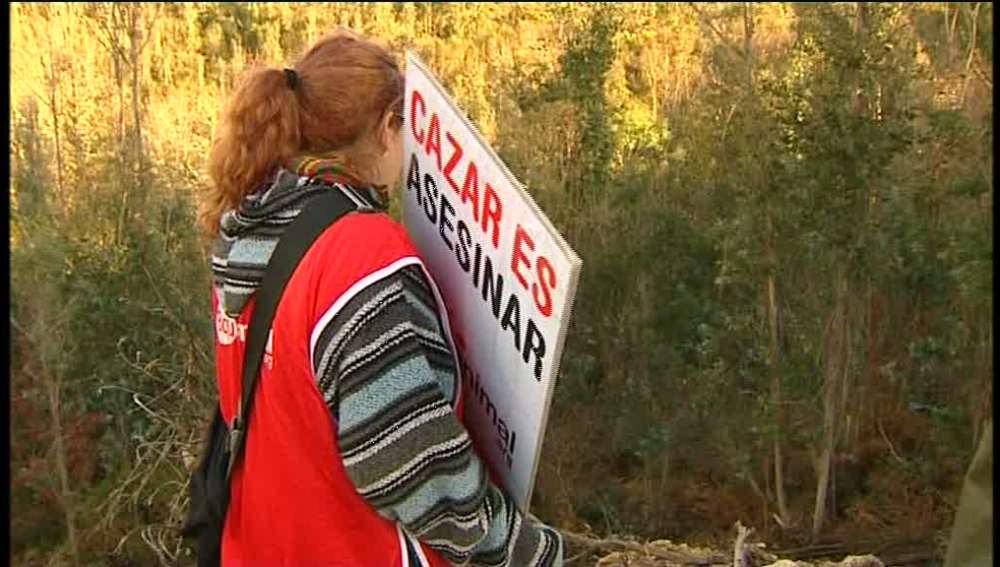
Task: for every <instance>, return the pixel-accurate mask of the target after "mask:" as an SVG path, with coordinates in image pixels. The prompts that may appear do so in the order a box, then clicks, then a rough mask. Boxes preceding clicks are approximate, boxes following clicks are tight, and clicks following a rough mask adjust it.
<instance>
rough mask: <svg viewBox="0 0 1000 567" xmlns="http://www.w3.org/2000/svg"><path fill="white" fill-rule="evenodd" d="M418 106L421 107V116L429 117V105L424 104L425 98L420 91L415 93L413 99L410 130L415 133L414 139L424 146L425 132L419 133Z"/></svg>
mask: <svg viewBox="0 0 1000 567" xmlns="http://www.w3.org/2000/svg"><path fill="white" fill-rule="evenodd" d="M417 105H419V106H420V116H421V117H423V116H426V115H427V105H426V104H425V103H424V97H423V96H422V95H421V94H420V91H417V90H414V91H413V98H412V99H411V102H410V130H412V131H413V138H414V139H415V140H416V141H417V143H418V144H421V145H423V143H424V131H423V130H421V131H419V132H418V131H417Z"/></svg>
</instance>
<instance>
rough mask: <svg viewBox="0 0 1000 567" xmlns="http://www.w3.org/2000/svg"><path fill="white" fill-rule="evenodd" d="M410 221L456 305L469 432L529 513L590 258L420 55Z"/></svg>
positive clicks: (409, 73) (412, 120)
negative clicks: (580, 281) (584, 262)
mask: <svg viewBox="0 0 1000 567" xmlns="http://www.w3.org/2000/svg"><path fill="white" fill-rule="evenodd" d="M404 102H405V106H404V111H403V114H404V125H403V128H404V148H405V150H404V169H403V175H404V180H405V189H404V190H403V221H404V223H405V225H406V227H407V230H408V232H409V234H410V237H411V238H412V239H413V242H414V243H415V244H416V246H417V248H418V250H419V251H420V255H421V256H422V257H423V259H424V262H425V264H426V265H427V268H428V270H429V271H430V272H431V274H432V276H433V277H434V280H435V281H436V282H437V284H438V287H439V288H440V291H441V295H442V296H443V298H444V302H445V305H446V306H447V313H448V319H449V321H450V323H451V328H452V331H453V334H454V337H453V338H454V342H455V344H456V347H457V349H458V351H459V357H460V359H461V361H462V364H461V366H462V376H463V377H462V402H461V403H462V404H463V407H464V412H465V419H464V422H465V425H466V427H467V428H468V429H469V432H470V434H471V436H472V440H473V443H474V444H475V447H476V449H477V453H478V454H479V455H480V456H481V457H482V458H483V459H484V460H485V461H486V462H487V463H488V465H489V468H490V471H491V473H492V475H493V479H494V481H495V482H497V483H498V484H500V485H501V486H502V487H504V488H505V489H506V490H507V491H508V493H509V494H510V495H511V496H512V497H513V498H514V500H515V501H516V502H517V505H518V507H519V508H520V509H521V510H522V511H525V512H526V511H527V509H528V505H529V504H530V502H531V491H532V487H533V485H534V480H535V474H536V472H537V470H538V458H539V453H540V450H541V446H542V436H543V434H544V433H545V423H546V420H547V418H548V410H549V406H550V404H551V401H552V393H553V389H554V386H555V380H556V375H557V371H558V367H559V358H560V356H561V355H562V349H563V344H564V342H565V338H566V328H567V326H568V324H569V318H570V309H571V307H572V302H573V297H574V295H575V293H576V283H577V278H578V277H579V274H580V265H581V262H580V258H579V257H577V255H576V253H575V252H573V250H572V249H571V248H570V247H569V246H568V245H567V244H566V242H565V241H564V240H563V238H562V236H561V235H560V234H559V233H558V232H557V231H556V230H555V228H553V226H552V224H551V223H550V222H549V220H548V219H547V218H546V217H545V215H544V214H542V212H541V210H540V209H539V208H538V205H536V204H535V202H534V200H533V199H532V198H531V196H530V195H529V194H528V193H527V191H525V190H524V188H523V186H522V185H521V184H520V183H519V182H518V181H517V179H516V178H515V177H514V176H513V175H512V174H511V173H510V171H509V170H508V169H507V166H506V165H504V163H503V162H502V161H501V160H500V158H499V157H498V156H497V155H496V153H495V152H494V151H493V149H492V148H490V146H489V145H488V144H487V143H486V142H485V141H484V140H483V139H482V137H481V136H480V135H479V132H478V131H477V130H476V129H475V127H473V126H472V124H471V122H469V120H468V118H466V116H465V114H463V113H462V111H461V110H459V109H458V106H457V105H456V104H455V103H454V101H453V100H452V99H451V97H450V96H449V95H448V94H447V92H445V90H444V89H443V88H442V87H441V85H440V83H438V81H437V80H436V79H435V78H434V76H433V75H432V74H431V73H430V72H429V71H428V70H427V68H426V66H425V65H424V64H423V63H422V62H421V61H420V59H419V58H418V57H417V56H416V55H415V54H413V53H409V52H408V53H407V59H406V98H405V101H404Z"/></svg>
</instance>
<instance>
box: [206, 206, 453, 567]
mask: <svg viewBox="0 0 1000 567" xmlns="http://www.w3.org/2000/svg"><path fill="white" fill-rule="evenodd" d="M418 261H419V259H418V254H417V251H416V249H415V248H414V246H413V244H412V243H411V242H410V240H409V237H408V236H407V235H406V232H405V231H404V229H403V228H402V227H401V226H399V225H398V224H397V223H395V222H393V221H392V220H391V219H389V217H388V216H386V215H384V214H371V213H350V214H349V215H347V216H345V217H343V218H342V219H341V220H339V221H338V222H336V223H335V224H334V225H333V226H331V227H330V228H328V229H327V230H326V231H325V232H324V233H323V234H322V235H321V236H320V237H319V238H318V239H317V240H316V242H315V243H314V244H313V246H312V248H310V250H309V251H308V252H307V253H306V255H305V257H304V258H303V259H302V262H301V263H300V264H299V266H298V268H296V270H295V273H294V274H292V277H291V279H290V280H289V282H288V285H287V287H286V288H285V292H284V295H283V296H282V300H281V302H280V304H279V305H278V309H277V312H276V313H275V316H274V322H273V324H272V327H271V329H272V330H271V336H270V337H269V338H268V343H267V345H268V346H267V348H266V350H265V354H264V360H263V361H262V363H261V375H260V378H259V380H258V383H257V392H256V394H255V395H256V399H255V401H254V406H253V412H252V414H251V415H250V422H249V425H248V433H247V441H246V448H245V452H244V456H243V459H242V461H241V462H240V464H238V465H237V466H236V468H235V469H234V470H233V475H232V484H231V487H230V503H229V513H228V516H227V518H226V525H225V530H224V533H223V538H222V565H223V567H243V566H246V567H257V566H268V567H270V566H288V567H313V566H316V567H318V566H330V565H345V566H348V565H350V566H353V565H360V566H367V565H374V566H382V565H385V566H387V567H397V566H404V567H417V566H416V565H412V564H411V563H410V562H409V561H408V560H407V559H406V554H405V552H404V549H405V548H404V547H403V545H404V542H403V538H404V537H409V536H407V535H405V534H404V533H403V531H402V530H401V529H400V528H399V527H397V525H396V524H395V523H393V522H390V521H387V520H385V519H383V518H382V517H381V516H379V515H378V513H377V512H376V511H375V509H374V508H372V507H371V506H370V505H369V504H368V503H367V502H366V501H365V500H364V499H362V498H361V496H359V495H358V493H357V492H356V490H355V489H354V485H353V484H352V483H351V481H350V479H349V478H348V476H347V474H346V472H345V471H344V466H343V463H342V461H341V457H340V452H339V449H338V445H337V428H336V423H335V422H334V421H333V417H332V415H331V414H330V411H329V410H328V409H327V406H326V403H325V402H324V401H323V397H322V395H321V394H320V392H319V389H318V388H317V386H316V379H315V376H314V374H313V369H312V363H311V358H310V350H311V349H310V339H311V336H312V335H313V332H314V330H315V329H316V327H317V323H320V322H321V320H324V321H326V320H329V317H330V316H331V311H333V310H336V309H338V308H339V305H340V304H342V303H344V301H343V299H346V298H347V297H348V296H350V295H352V294H353V293H355V292H357V291H360V290H359V289H358V288H359V287H363V286H364V284H365V282H364V281H363V280H365V278H366V277H369V278H370V277H372V274H375V273H376V272H379V271H380V270H383V271H385V270H387V269H388V271H391V270H392V268H393V267H394V266H398V265H405V264H407V263H413V262H418ZM428 278H430V276H429V274H428ZM432 285H433V284H432ZM338 299H341V301H340V302H338ZM253 307H254V298H253V297H251V299H250V300H249V302H248V303H247V305H246V307H245V308H244V309H243V312H242V313H241V314H240V316H239V317H238V318H237V319H232V318H230V317H227V316H226V315H225V314H224V313H223V312H222V310H221V308H220V303H219V301H218V298H217V297H216V294H215V293H213V294H212V308H213V312H214V315H215V324H216V367H217V372H216V373H217V378H218V385H219V397H220V401H221V407H222V413H223V417H225V419H226V421H227V422H231V421H232V419H233V416H234V414H235V411H236V405H237V403H238V399H239V397H240V373H241V371H242V365H243V356H244V349H245V348H246V342H245V341H246V335H247V328H248V325H249V323H250V316H251V314H252V313H253ZM442 313H444V311H443V307H442ZM324 316H325V317H324ZM442 318H443V319H444V317H442ZM444 324H445V326H446V327H447V322H446V321H445V323H444ZM446 333H448V331H447V329H446ZM460 386H461V380H459V379H456V380H455V387H456V388H460ZM456 398H457V400H458V403H457V404H456V412H458V414H459V418H461V396H460V395H456ZM413 541H415V540H413ZM417 547H418V549H419V551H420V552H422V554H423V555H424V556H425V559H426V561H427V563H426V564H427V565H430V566H433V567H437V566H445V565H448V562H447V561H445V560H444V559H443V558H441V556H440V555H439V554H437V553H436V552H435V551H433V550H432V549H430V548H427V547H425V546H419V545H418V546H417Z"/></svg>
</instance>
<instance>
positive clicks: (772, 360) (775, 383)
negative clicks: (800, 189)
mask: <svg viewBox="0 0 1000 567" xmlns="http://www.w3.org/2000/svg"><path fill="white" fill-rule="evenodd" d="M767 232H768V234H767V251H766V253H767V258H768V262H767V263H768V268H769V269H768V274H767V326H768V366H769V367H770V372H771V403H772V404H773V405H774V425H775V431H774V444H773V450H774V492H775V496H776V498H777V501H778V518H779V520H780V524H781V527H782V528H786V527H788V526H789V525H790V524H791V518H790V517H789V514H788V505H787V500H786V498H785V474H784V460H783V455H782V450H781V446H782V442H783V439H782V437H783V434H784V431H783V429H784V421H785V419H784V416H785V410H784V406H783V400H782V395H781V373H780V372H779V370H778V362H779V350H778V349H779V344H780V343H779V337H778V292H777V282H776V279H777V278H776V272H777V270H778V256H777V253H776V252H775V250H774V225H773V221H772V218H771V211H770V210H768V213H767Z"/></svg>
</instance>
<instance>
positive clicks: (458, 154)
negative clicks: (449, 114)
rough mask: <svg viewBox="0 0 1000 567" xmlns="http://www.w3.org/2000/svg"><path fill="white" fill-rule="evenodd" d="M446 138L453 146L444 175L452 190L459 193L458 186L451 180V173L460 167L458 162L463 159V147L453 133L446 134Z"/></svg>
mask: <svg viewBox="0 0 1000 567" xmlns="http://www.w3.org/2000/svg"><path fill="white" fill-rule="evenodd" d="M444 137H445V138H446V139H447V140H448V143H449V144H451V148H452V154H451V159H449V160H448V163H447V164H446V165H445V166H444V171H443V172H442V173H444V179H445V181H447V182H448V185H451V189H452V190H453V191H454V192H456V193H458V184H457V183H455V180H454V179H452V178H451V172H452V170H453V169H455V166H456V165H458V160H460V159H462V146H461V145H459V143H458V140H456V139H455V138H454V137H452V135H451V132H445V133H444Z"/></svg>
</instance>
